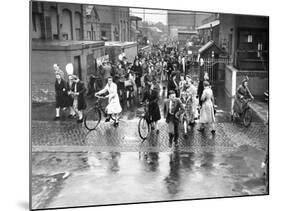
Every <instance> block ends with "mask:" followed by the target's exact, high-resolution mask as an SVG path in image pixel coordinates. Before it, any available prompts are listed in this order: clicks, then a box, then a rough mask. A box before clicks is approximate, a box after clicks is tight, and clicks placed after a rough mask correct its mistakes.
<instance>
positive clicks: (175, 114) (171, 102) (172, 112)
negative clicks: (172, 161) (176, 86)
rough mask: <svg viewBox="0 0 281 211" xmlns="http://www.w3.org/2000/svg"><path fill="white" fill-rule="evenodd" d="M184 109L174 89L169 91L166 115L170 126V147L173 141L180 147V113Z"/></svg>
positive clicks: (165, 106)
mask: <svg viewBox="0 0 281 211" xmlns="http://www.w3.org/2000/svg"><path fill="white" fill-rule="evenodd" d="M181 109H183V104H182V103H181V101H180V99H179V98H177V97H176V93H175V91H174V90H170V91H169V99H167V100H165V102H164V117H165V118H166V122H167V123H168V127H169V147H172V144H173V142H174V143H175V147H178V137H179V113H180V110H181Z"/></svg>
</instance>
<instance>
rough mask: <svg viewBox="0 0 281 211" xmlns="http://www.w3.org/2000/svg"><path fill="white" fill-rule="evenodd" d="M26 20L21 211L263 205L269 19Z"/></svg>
mask: <svg viewBox="0 0 281 211" xmlns="http://www.w3.org/2000/svg"><path fill="white" fill-rule="evenodd" d="M179 8H180V7H179ZM29 12H30V14H29V17H30V20H29V21H30V25H29V27H30V28H29V42H30V49H29V52H30V54H29V56H30V69H29V77H30V205H29V206H30V209H32V210H41V209H58V208H74V207H89V206H103V205H120V204H136V203H152V202H170V201H182V200H195V199H196V200H197V199H206V200H207V199H212V198H229V197H241V196H245V197H246V196H259V197H260V196H262V195H268V194H269V99H270V96H269V95H270V93H269V69H270V65H269V52H270V49H269V19H270V17H269V16H265V15H262V14H261V15H249V14H240V13H239V11H238V12H237V13H224V12H223V11H222V12H220V11H219V12H208V11H194V10H185V9H184V10H175V9H163V8H161V4H159V8H149V7H146V6H144V7H132V6H129V1H128V6H116V5H111V6H109V5H103V4H102V2H101V1H100V2H99V4H96V2H95V1H93V4H86V3H67V2H56V1H30V4H29ZM19 89H20V88H19ZM18 94H19V93H18ZM276 141H278V138H277V140H276ZM248 199H250V198H248Z"/></svg>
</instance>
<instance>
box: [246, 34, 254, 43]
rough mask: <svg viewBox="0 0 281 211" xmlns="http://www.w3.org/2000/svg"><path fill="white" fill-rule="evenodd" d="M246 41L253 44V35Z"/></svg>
mask: <svg viewBox="0 0 281 211" xmlns="http://www.w3.org/2000/svg"><path fill="white" fill-rule="evenodd" d="M247 41H248V43H252V42H253V35H251V34H249V35H248V39H247Z"/></svg>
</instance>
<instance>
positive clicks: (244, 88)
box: [233, 77, 254, 114]
mask: <svg viewBox="0 0 281 211" xmlns="http://www.w3.org/2000/svg"><path fill="white" fill-rule="evenodd" d="M248 81H249V78H248V77H246V78H245V79H243V81H242V83H241V84H240V86H239V87H238V89H237V91H236V97H235V101H234V105H233V111H234V112H235V113H237V114H242V113H243V111H244V109H245V107H246V106H247V101H248V99H254V97H253V95H252V93H251V92H250V90H249V88H248Z"/></svg>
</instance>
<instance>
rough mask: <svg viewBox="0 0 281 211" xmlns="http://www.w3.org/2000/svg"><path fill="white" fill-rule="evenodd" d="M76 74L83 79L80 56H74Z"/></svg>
mask: <svg viewBox="0 0 281 211" xmlns="http://www.w3.org/2000/svg"><path fill="white" fill-rule="evenodd" d="M74 74H75V75H77V76H78V77H79V79H80V80H82V73H81V59H80V56H74Z"/></svg>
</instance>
